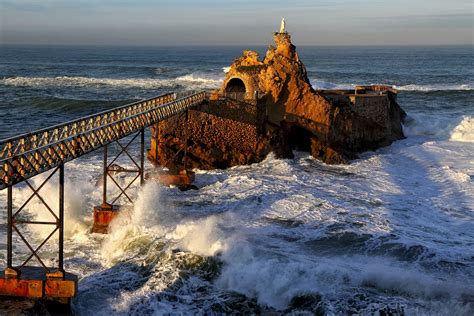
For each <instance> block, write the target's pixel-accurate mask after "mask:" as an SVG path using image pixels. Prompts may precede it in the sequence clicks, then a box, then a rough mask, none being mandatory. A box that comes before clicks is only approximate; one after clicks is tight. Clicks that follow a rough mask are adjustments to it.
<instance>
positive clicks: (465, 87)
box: [394, 83, 474, 92]
mask: <svg viewBox="0 0 474 316" xmlns="http://www.w3.org/2000/svg"><path fill="white" fill-rule="evenodd" d="M394 88H395V89H397V90H400V91H422V92H429V91H458V90H459V91H471V90H473V89H474V85H473V84H470V83H466V84H452V85H449V84H433V85H419V84H408V85H402V86H397V85H395V86H394Z"/></svg>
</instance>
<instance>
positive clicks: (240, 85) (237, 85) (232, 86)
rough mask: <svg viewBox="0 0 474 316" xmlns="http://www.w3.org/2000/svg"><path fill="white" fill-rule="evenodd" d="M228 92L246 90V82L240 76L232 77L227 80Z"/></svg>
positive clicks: (226, 88)
mask: <svg viewBox="0 0 474 316" xmlns="http://www.w3.org/2000/svg"><path fill="white" fill-rule="evenodd" d="M225 91H226V92H245V91H246V89H245V84H244V82H243V81H242V80H241V79H239V78H232V79H230V80H229V82H227V85H226V87H225Z"/></svg>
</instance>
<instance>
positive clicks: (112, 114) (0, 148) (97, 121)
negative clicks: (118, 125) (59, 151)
mask: <svg viewBox="0 0 474 316" xmlns="http://www.w3.org/2000/svg"><path fill="white" fill-rule="evenodd" d="M175 98H176V94H174V93H166V94H163V95H160V96H159V97H155V98H152V99H148V100H143V101H139V102H135V103H131V104H126V105H123V106H120V107H116V108H114V109H111V110H107V111H103V112H99V113H96V114H92V115H88V116H85V117H82V118H79V119H75V120H73V121H69V122H66V123H62V124H59V125H55V126H51V127H47V128H43V129H40V130H37V131H34V132H31V133H26V134H23V135H19V136H15V137H11V138H8V139H5V140H0V160H2V159H6V158H8V157H13V156H15V155H18V154H21V153H23V152H26V151H29V150H33V149H36V148H39V147H42V146H45V145H48V144H51V143H54V142H58V141H60V140H61V139H65V138H68V137H71V136H74V135H77V134H80V133H83V132H85V131H88V130H91V129H93V128H96V127H99V126H102V125H106V124H108V123H111V122H115V121H119V120H121V119H123V118H126V117H129V116H131V115H134V114H136V113H140V112H144V111H146V110H148V109H150V108H153V107H155V106H157V105H160V104H164V103H167V102H170V101H172V100H174V99H175Z"/></svg>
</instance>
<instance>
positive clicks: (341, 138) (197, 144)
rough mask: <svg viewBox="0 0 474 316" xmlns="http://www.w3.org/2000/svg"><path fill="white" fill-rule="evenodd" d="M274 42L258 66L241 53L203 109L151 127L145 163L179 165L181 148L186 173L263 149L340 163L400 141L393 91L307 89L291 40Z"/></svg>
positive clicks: (256, 156)
mask: <svg viewBox="0 0 474 316" xmlns="http://www.w3.org/2000/svg"><path fill="white" fill-rule="evenodd" d="M274 39H275V43H276V47H270V49H269V50H268V51H267V53H266V56H265V58H264V59H263V61H261V60H260V59H259V56H258V54H257V53H256V52H253V51H244V54H243V56H242V57H240V58H238V59H236V60H235V62H234V64H232V66H231V68H230V71H229V72H228V73H227V77H226V80H225V81H224V84H223V86H222V88H221V89H220V90H219V91H213V92H212V93H211V94H210V97H209V100H208V101H207V102H206V103H205V104H203V105H201V106H200V107H199V108H196V109H195V110H192V111H189V113H188V115H187V116H185V115H182V116H179V117H173V118H171V119H168V120H167V121H164V122H161V123H160V124H158V125H157V126H154V127H153V128H152V131H153V136H152V144H151V148H150V150H149V158H150V160H151V161H152V162H154V163H156V164H159V165H163V166H167V167H170V168H182V167H183V164H184V153H185V151H187V157H188V158H187V160H186V164H187V165H186V167H187V168H200V169H213V168H227V167H230V166H234V165H242V164H250V163H255V162H259V161H261V160H263V159H264V158H265V157H266V155H267V154H268V153H269V152H270V151H273V152H275V154H276V155H277V156H278V157H284V158H291V157H292V156H293V154H292V151H293V150H294V149H298V150H303V151H308V152H310V153H311V154H312V155H313V156H314V157H315V158H318V159H320V160H322V161H324V162H326V163H346V162H348V161H349V160H350V159H353V158H355V157H357V153H360V152H363V151H367V150H373V149H376V148H379V147H382V146H387V145H389V144H391V143H392V142H393V141H395V140H398V139H401V138H403V137H404V136H403V131H402V125H401V124H402V121H403V119H404V117H405V116H406V114H405V112H404V111H403V110H402V109H401V108H400V106H399V105H398V104H397V102H396V94H397V92H396V91H395V90H393V89H392V88H391V87H388V86H359V87H355V89H354V90H314V89H313V88H312V86H311V84H310V83H309V80H308V77H307V74H306V69H305V66H304V65H303V63H302V62H301V61H300V59H299V57H298V54H297V52H296V49H295V46H294V45H293V44H292V43H291V40H290V35H289V34H288V33H275V35H274ZM185 139H187V145H186V144H185V141H184V140H185ZM185 149H186V150H185Z"/></svg>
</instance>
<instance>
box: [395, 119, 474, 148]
mask: <svg viewBox="0 0 474 316" xmlns="http://www.w3.org/2000/svg"><path fill="white" fill-rule="evenodd" d="M403 131H404V133H405V135H406V136H428V137H434V138H437V139H440V140H448V139H449V140H454V141H464V142H474V117H473V116H470V115H463V116H456V117H452V116H433V115H430V114H425V113H410V114H409V117H408V119H407V121H406V122H405V124H404V126H403Z"/></svg>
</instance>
